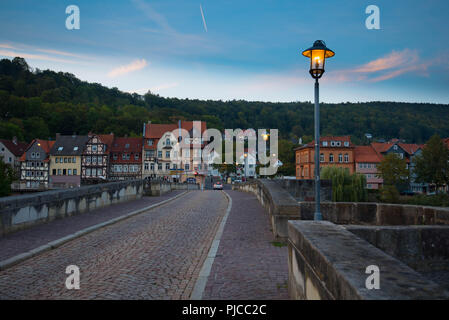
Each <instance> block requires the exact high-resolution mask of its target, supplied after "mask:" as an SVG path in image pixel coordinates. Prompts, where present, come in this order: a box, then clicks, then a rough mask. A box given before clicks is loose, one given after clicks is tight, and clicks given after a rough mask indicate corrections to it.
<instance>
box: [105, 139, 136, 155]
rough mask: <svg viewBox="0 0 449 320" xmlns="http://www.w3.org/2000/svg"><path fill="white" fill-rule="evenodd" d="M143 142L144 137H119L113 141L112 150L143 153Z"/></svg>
mask: <svg viewBox="0 0 449 320" xmlns="http://www.w3.org/2000/svg"><path fill="white" fill-rule="evenodd" d="M142 142H143V141H142V138H122V137H117V138H115V139H114V142H113V143H112V146H111V152H126V153H127V152H129V153H141V152H142Z"/></svg>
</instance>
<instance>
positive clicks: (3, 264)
mask: <svg viewBox="0 0 449 320" xmlns="http://www.w3.org/2000/svg"><path fill="white" fill-rule="evenodd" d="M187 193H188V191H184V192H181V193H180V194H177V195H176V196H174V197H171V198H169V199H166V200H163V201H161V202H158V203H155V204H152V205H150V206H148V207H145V208H141V209H137V210H135V211H132V212H130V213H128V214H125V215H123V216H119V217H117V218H114V219H111V220H108V221H105V222H101V223H98V224H95V225H93V226H90V227H87V228H84V229H81V230H79V231H77V232H75V233H72V234H69V235H67V236H65V237H62V238H59V239H57V240H53V241H51V242H49V243H47V244H44V245H42V246H40V247H37V248H34V249H32V250H30V251H27V252H24V253H20V254H18V255H16V256H14V257H11V258H9V259H6V260H3V261H0V271H2V270H5V269H7V268H9V267H12V266H14V265H16V264H18V263H20V262H22V261H25V260H27V259H30V258H32V257H34V256H37V255H38V254H41V253H43V252H45V251H48V250H51V249H55V248H57V247H60V246H62V245H63V244H64V243H66V242H68V241H71V240H74V239H76V238H79V237H81V236H84V235H86V234H88V233H91V232H93V231H96V230H98V229H101V228H103V227H106V226H110V225H112V224H114V223H117V222H119V221H122V220H125V219H128V218H131V217H133V216H135V215H138V214H140V213H143V212H145V211H148V210H151V209H154V208H156V207H159V206H161V205H164V204H166V203H168V202H170V201H172V200H175V199H177V198H179V197H181V196H183V195H185V194H187Z"/></svg>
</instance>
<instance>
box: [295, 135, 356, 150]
mask: <svg viewBox="0 0 449 320" xmlns="http://www.w3.org/2000/svg"><path fill="white" fill-rule="evenodd" d="M323 141H328V145H327V147H324V146H323V144H322V142H323ZM331 141H340V142H342V145H341V146H340V147H343V148H348V147H345V146H344V144H343V143H344V142H349V147H350V148H352V147H354V145H353V144H352V143H351V136H324V137H320V148H340V147H337V146H331V144H330V142H331ZM314 146H315V140H313V141H312V142H309V143H307V144H305V145H303V146H299V147H297V148H295V150H299V149H302V148H307V147H308V148H310V147H314Z"/></svg>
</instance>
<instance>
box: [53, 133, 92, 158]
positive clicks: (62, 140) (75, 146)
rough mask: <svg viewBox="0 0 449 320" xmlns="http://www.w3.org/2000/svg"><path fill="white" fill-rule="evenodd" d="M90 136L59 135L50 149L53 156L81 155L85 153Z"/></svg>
mask: <svg viewBox="0 0 449 320" xmlns="http://www.w3.org/2000/svg"><path fill="white" fill-rule="evenodd" d="M88 140H89V137H88V136H76V135H72V136H59V137H57V138H56V141H55V143H54V145H53V147H52V148H51V150H50V155H52V156H59V155H60V156H79V155H81V154H82V153H83V151H84V148H85V147H86V143H87V141H88Z"/></svg>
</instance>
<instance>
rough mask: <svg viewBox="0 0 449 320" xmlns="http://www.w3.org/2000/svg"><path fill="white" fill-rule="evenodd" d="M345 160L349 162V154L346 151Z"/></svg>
mask: <svg viewBox="0 0 449 320" xmlns="http://www.w3.org/2000/svg"><path fill="white" fill-rule="evenodd" d="M345 162H349V154H347V153H345Z"/></svg>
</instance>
